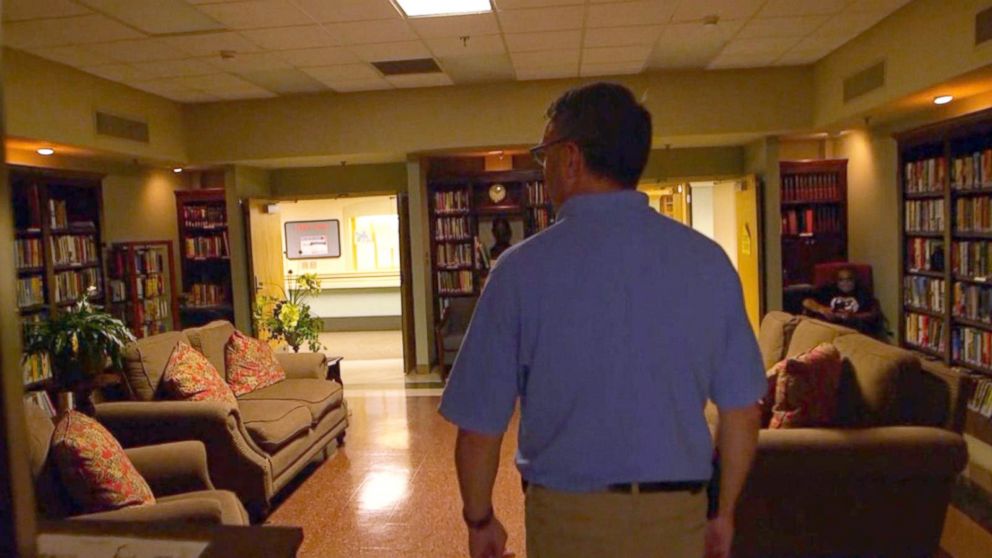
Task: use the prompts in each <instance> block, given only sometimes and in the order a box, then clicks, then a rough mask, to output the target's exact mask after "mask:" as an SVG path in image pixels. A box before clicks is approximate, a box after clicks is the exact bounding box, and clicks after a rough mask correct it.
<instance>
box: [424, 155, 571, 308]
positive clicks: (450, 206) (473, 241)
mask: <svg viewBox="0 0 992 558" xmlns="http://www.w3.org/2000/svg"><path fill="white" fill-rule="evenodd" d="M543 180H544V179H543V175H542V173H541V171H540V170H516V171H500V172H481V173H471V174H466V175H464V176H451V177H439V178H433V179H429V180H428V183H427V186H428V196H429V203H430V238H431V276H432V278H433V289H434V303H435V314H434V315H435V316H436V317H437V319H440V316H441V313H442V310H443V309H444V308H445V307H447V305H448V304H449V302H450V300H451V299H453V298H459V297H474V296H478V295H479V292H480V291H481V289H482V285H483V284H484V282H485V279H486V277H487V276H488V274H489V269H490V267H491V257H490V244H491V243H492V242H491V240H489V239H487V238H485V235H486V233H487V230H488V229H489V228H490V227H491V225H492V221H493V220H494V219H505V220H506V221H507V222H509V223H510V224H511V230H513V231H514V234H513V243H514V244H515V243H517V242H520V241H521V240H523V239H524V238H527V237H529V236H532V235H534V234H537V233H539V232H541V231H542V230H544V229H546V228H548V227H549V226H551V225H552V224H554V221H555V215H554V209H553V208H552V206H551V201H550V199H549V198H548V196H547V193H546V191H545V189H544V183H543Z"/></svg>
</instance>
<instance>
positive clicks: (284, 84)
mask: <svg viewBox="0 0 992 558" xmlns="http://www.w3.org/2000/svg"><path fill="white" fill-rule="evenodd" d="M239 76H240V77H241V78H243V79H245V80H247V81H250V82H252V83H254V84H255V85H258V86H259V87H263V88H265V89H267V90H269V91H274V92H276V93H279V94H280V95H291V94H294V93H314V92H317V91H326V90H327V86H325V85H324V84H323V83H321V82H319V81H317V80H315V79H313V78H312V77H310V76H309V75H307V74H306V73H304V72H302V71H300V70H297V69H295V68H289V69H286V70H262V71H256V72H245V73H241V74H239Z"/></svg>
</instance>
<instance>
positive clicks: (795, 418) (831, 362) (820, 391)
mask: <svg viewBox="0 0 992 558" xmlns="http://www.w3.org/2000/svg"><path fill="white" fill-rule="evenodd" d="M776 376H777V378H776V382H775V405H774V407H773V408H772V418H771V422H770V423H769V425H768V427H769V428H814V427H818V426H820V427H826V426H833V424H834V421H835V420H836V417H837V401H838V399H837V397H838V385H839V384H840V376H841V356H840V352H839V351H838V350H837V348H836V347H834V346H833V345H831V344H830V343H822V344H820V345H819V346H817V347H816V348H815V349H813V350H812V351H809V352H808V353H803V354H801V355H799V356H798V357H796V358H790V359H788V360H786V361H785V366H784V367H783V368H781V369H779V370H778V371H777V374H776Z"/></svg>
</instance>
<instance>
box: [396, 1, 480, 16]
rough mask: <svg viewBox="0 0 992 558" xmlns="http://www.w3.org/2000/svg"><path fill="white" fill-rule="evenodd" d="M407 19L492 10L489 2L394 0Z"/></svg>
mask: <svg viewBox="0 0 992 558" xmlns="http://www.w3.org/2000/svg"><path fill="white" fill-rule="evenodd" d="M396 3H397V4H399V6H400V9H401V10H403V13H405V14H406V15H407V16H409V17H435V16H450V15H464V14H479V13H485V12H491V11H492V10H493V8H492V5H491V4H490V3H489V0H396Z"/></svg>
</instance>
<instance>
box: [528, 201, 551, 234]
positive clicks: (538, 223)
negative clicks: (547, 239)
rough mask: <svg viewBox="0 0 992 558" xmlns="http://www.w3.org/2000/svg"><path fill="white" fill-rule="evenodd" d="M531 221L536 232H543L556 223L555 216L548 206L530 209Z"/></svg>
mask: <svg viewBox="0 0 992 558" xmlns="http://www.w3.org/2000/svg"><path fill="white" fill-rule="evenodd" d="M528 212H529V213H530V215H529V217H530V223H531V227H532V228H533V231H534V232H535V233H537V232H541V231H543V230H544V229H546V228H548V227H550V226H551V225H553V224H554V223H555V216H554V215H553V214H552V213H551V210H549V209H548V208H546V207H534V208H531V209H530V210H528Z"/></svg>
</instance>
